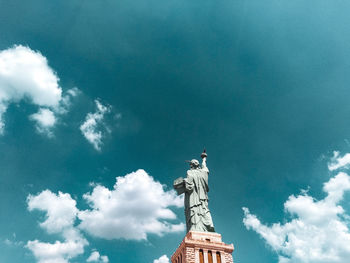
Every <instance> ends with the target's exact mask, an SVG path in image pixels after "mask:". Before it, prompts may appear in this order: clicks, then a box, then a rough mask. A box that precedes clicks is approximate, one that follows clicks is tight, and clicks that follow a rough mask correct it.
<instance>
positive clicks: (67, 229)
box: [26, 170, 184, 263]
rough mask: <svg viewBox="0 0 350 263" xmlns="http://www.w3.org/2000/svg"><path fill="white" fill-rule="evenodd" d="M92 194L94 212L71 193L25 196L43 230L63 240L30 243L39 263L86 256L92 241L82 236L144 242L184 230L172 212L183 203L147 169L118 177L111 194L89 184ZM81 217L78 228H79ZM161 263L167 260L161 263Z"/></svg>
mask: <svg viewBox="0 0 350 263" xmlns="http://www.w3.org/2000/svg"><path fill="white" fill-rule="evenodd" d="M91 186H92V187H93V189H92V192H91V193H87V194H85V195H84V196H83V198H84V199H85V200H86V201H87V202H88V204H89V205H90V209H87V210H83V211H80V210H79V209H78V208H77V203H76V201H75V200H74V199H73V198H72V197H71V195H70V194H68V193H62V192H58V193H57V194H56V193H53V192H51V191H50V190H44V191H42V192H41V193H39V194H37V195H29V196H28V197H27V204H28V210H29V211H33V210H39V211H43V212H44V213H45V217H44V219H43V221H42V222H40V223H39V225H40V227H41V228H43V229H45V230H46V231H47V232H48V233H49V234H58V235H60V236H61V237H62V240H57V241H55V242H54V243H48V242H42V241H39V240H31V241H28V242H27V244H26V247H27V248H28V249H29V250H31V251H32V253H33V254H34V256H35V258H36V259H37V261H38V262H39V263H68V262H69V261H70V260H71V259H73V258H74V257H76V256H78V255H81V254H83V253H84V247H85V246H87V245H88V241H87V240H86V239H85V237H84V236H83V234H82V231H86V232H87V233H89V234H91V235H93V236H96V237H100V238H105V239H118V238H124V239H134V240H142V239H146V238H147V234H151V233H153V234H157V235H163V234H165V233H170V232H178V231H183V230H184V225H183V224H182V223H180V224H174V223H172V221H173V220H174V219H176V215H175V214H174V212H173V211H172V210H171V209H170V207H172V206H174V207H182V206H183V199H182V197H178V196H177V195H176V194H175V192H174V191H173V190H170V191H166V190H165V189H164V186H163V185H162V184H160V183H159V182H157V181H155V180H154V179H153V177H151V176H150V175H148V174H147V173H146V172H145V171H144V170H137V171H136V172H133V173H130V174H127V175H126V176H123V177H117V179H116V184H115V185H114V188H113V189H112V190H110V189H108V188H106V187H104V186H102V185H98V184H91ZM77 217H78V218H79V219H80V224H79V225H78V226H76V219H77ZM87 262H103V263H105V262H109V260H108V257H107V256H104V255H100V253H99V252H98V251H96V250H94V251H92V253H91V255H90V256H89V258H88V259H87ZM160 262H163V261H160Z"/></svg>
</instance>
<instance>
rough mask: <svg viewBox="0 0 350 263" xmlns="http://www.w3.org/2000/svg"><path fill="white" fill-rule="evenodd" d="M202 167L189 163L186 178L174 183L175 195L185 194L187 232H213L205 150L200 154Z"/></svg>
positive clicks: (197, 163)
mask: <svg viewBox="0 0 350 263" xmlns="http://www.w3.org/2000/svg"><path fill="white" fill-rule="evenodd" d="M201 158H202V165H201V166H200V164H199V162H198V161H197V160H195V159H193V160H191V161H189V163H190V170H188V171H187V177H186V178H185V179H184V178H182V177H180V178H178V179H176V180H175V181H174V188H175V190H176V191H177V194H178V195H180V194H183V193H185V216H186V226H187V232H188V231H200V232H215V230H214V225H213V220H212V218H211V214H210V211H209V208H208V192H209V187H208V175H209V169H208V167H207V164H206V160H207V154H206V152H205V149H204V151H203V153H202V154H201Z"/></svg>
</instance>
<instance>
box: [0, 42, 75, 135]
mask: <svg viewBox="0 0 350 263" xmlns="http://www.w3.org/2000/svg"><path fill="white" fill-rule="evenodd" d="M78 91H79V90H78V89H77V88H74V89H71V90H68V91H66V93H65V95H63V93H62V88H61V87H60V86H59V78H58V76H57V74H56V73H55V72H54V70H53V69H52V68H51V67H50V66H49V65H48V61H47V59H46V57H44V56H43V55H42V54H41V53H40V52H39V51H34V50H32V49H30V48H29V47H25V46H21V45H19V46H14V47H12V48H9V49H5V50H2V51H0V134H3V132H4V128H5V122H4V114H5V113H6V110H7V108H8V106H9V105H10V104H12V103H19V102H20V101H26V102H28V103H31V104H33V105H35V106H37V107H38V108H39V111H38V113H35V114H33V115H31V116H30V119H32V120H33V121H35V122H36V128H37V131H38V132H40V133H43V134H46V135H48V136H52V128H53V126H54V125H55V124H56V116H55V114H62V113H65V112H67V108H68V106H69V104H70V99H71V98H72V97H74V96H76V95H77V94H78Z"/></svg>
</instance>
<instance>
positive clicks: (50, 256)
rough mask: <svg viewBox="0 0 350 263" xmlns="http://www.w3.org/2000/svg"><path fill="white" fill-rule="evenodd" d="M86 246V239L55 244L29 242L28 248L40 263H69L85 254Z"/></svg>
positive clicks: (36, 241)
mask: <svg viewBox="0 0 350 263" xmlns="http://www.w3.org/2000/svg"><path fill="white" fill-rule="evenodd" d="M85 245H87V241H86V240H85V239H77V240H66V241H65V242H60V241H56V242H55V243H53V244H52V243H45V242H40V241H38V240H34V241H29V242H28V243H27V246H26V247H27V248H28V249H30V250H31V251H32V252H33V254H34V256H35V258H36V259H37V260H38V263H68V262H69V260H70V259H72V258H74V257H76V256H78V255H80V254H83V253H84V246H85Z"/></svg>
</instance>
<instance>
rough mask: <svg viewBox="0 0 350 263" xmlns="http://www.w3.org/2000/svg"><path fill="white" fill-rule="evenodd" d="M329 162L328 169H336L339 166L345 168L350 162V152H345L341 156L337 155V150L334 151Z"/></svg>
mask: <svg viewBox="0 0 350 263" xmlns="http://www.w3.org/2000/svg"><path fill="white" fill-rule="evenodd" d="M333 154H334V155H333V157H332V159H331V162H330V163H329V164H328V169H329V170H330V171H334V170H337V169H339V168H347V167H348V166H349V164H350V153H347V154H345V155H344V156H343V157H340V156H339V152H337V151H334V153H333Z"/></svg>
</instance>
